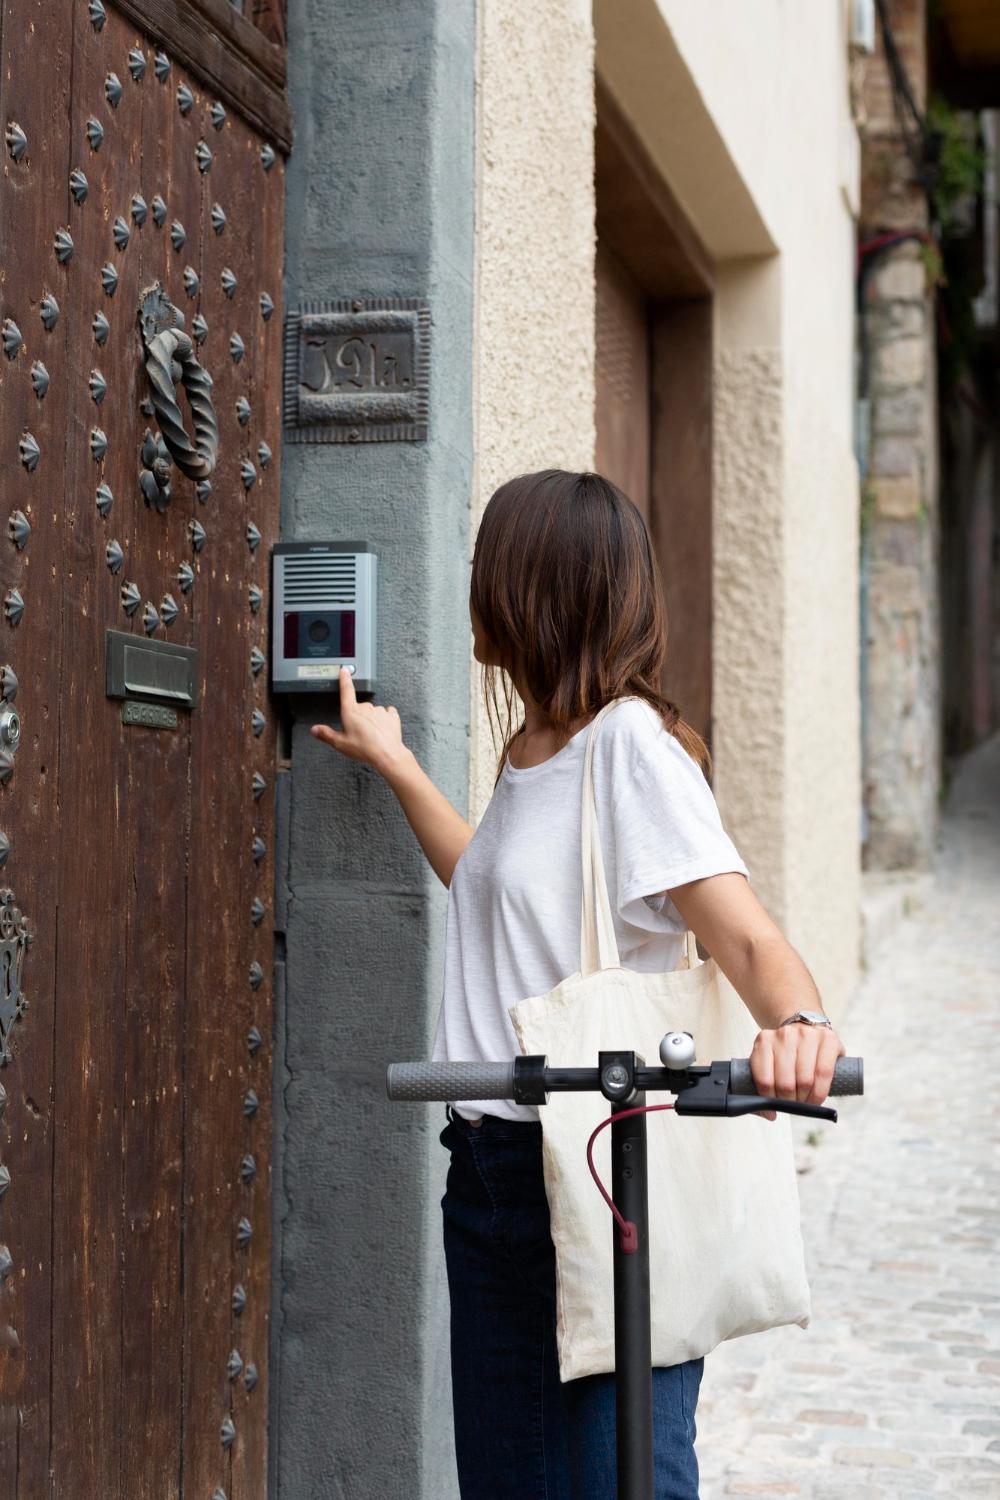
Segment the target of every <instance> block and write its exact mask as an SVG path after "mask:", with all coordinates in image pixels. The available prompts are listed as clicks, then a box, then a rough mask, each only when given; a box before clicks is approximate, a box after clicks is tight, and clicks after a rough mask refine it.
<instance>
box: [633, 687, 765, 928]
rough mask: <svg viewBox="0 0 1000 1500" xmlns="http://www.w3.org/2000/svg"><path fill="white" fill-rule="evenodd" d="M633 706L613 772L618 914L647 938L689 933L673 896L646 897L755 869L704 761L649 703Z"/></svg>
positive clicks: (746, 873) (745, 873) (747, 873)
mask: <svg viewBox="0 0 1000 1500" xmlns="http://www.w3.org/2000/svg"><path fill="white" fill-rule="evenodd" d="M626 708H628V709H629V710H630V713H629V717H628V719H627V720H625V719H624V718H623V720H622V722H621V724H620V725H619V726H617V729H618V732H617V733H616V735H615V736H614V739H615V741H616V743H614V744H612V745H610V746H609V756H608V762H609V763H608V766H607V769H608V771H609V772H610V776H609V780H610V782H611V787H610V790H611V794H612V822H613V832H614V841H615V866H616V877H617V890H616V905H617V909H618V913H619V915H620V916H621V918H622V919H623V920H624V921H625V922H627V923H628V924H629V925H630V926H633V927H637V928H640V929H641V930H643V931H645V932H683V931H684V930H685V928H686V925H687V924H686V923H685V921H684V919H683V918H682V917H681V915H680V913H679V912H678V910H677V908H676V906H675V905H674V903H673V901H671V899H670V897H669V895H667V896H666V898H665V899H664V900H663V901H662V902H660V901H656V900H652V901H648V902H647V901H646V900H645V899H644V898H646V897H647V896H648V897H655V895H656V894H657V893H658V892H661V891H667V892H669V891H671V890H672V889H673V888H674V887H675V886H678V885H686V884H687V883H688V881H691V880H703V879H705V878H706V877H707V876H709V875H723V874H726V873H728V872H730V871H736V872H737V873H739V874H741V875H744V876H746V877H747V878H748V879H749V871H748V870H747V867H746V865H745V864H744V862H743V860H742V859H741V858H740V855H739V853H738V852H737V850H736V847H735V845H734V844H733V841H732V839H731V838H730V837H729V835H728V834H727V833H726V830H725V829H724V827H723V825H722V818H721V816H720V814H719V809H718V806H717V804H716V801H715V797H714V796H713V794H712V789H711V787H710V786H709V784H708V782H707V781H706V779H705V775H704V773H703V771H702V769H701V767H700V766H699V765H698V763H697V762H696V761H695V760H693V759H692V757H691V756H690V755H689V754H688V753H687V751H686V750H685V749H684V747H683V745H681V743H680V741H679V740H677V739H676V738H675V737H674V736H673V735H672V734H670V733H669V732H668V731H667V730H666V729H664V728H663V727H662V725H661V724H660V723H659V720H658V719H657V718H656V715H655V712H654V711H653V710H652V709H650V708H649V707H648V706H647V705H645V704H629V705H623V706H622V709H623V711H624V710H625V709H626ZM611 722H612V716H611V715H609V718H608V724H609V726H610V724H611Z"/></svg>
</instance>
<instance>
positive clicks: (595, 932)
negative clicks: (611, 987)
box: [580, 698, 625, 975]
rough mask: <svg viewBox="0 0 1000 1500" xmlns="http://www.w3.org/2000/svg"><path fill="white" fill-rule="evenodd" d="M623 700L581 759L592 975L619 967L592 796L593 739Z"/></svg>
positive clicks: (585, 931)
mask: <svg viewBox="0 0 1000 1500" xmlns="http://www.w3.org/2000/svg"><path fill="white" fill-rule="evenodd" d="M623 702H625V699H623V698H613V699H612V700H611V702H610V703H606V704H605V705H604V707H603V708H602V709H601V711H600V713H598V714H597V715H596V716H595V718H594V720H593V722H592V723H591V726H590V733H589V734H588V735H587V749H586V753H585V754H584V757H583V799H582V803H581V808H580V849H581V853H582V857H583V899H582V901H581V904H580V973H581V974H584V975H587V974H593V973H595V972H596V971H597V970H598V969H617V968H619V967H620V966H621V959H620V958H619V956H618V943H617V940H616V938H615V925H614V921H613V919H612V915H611V902H610V901H609V899H608V883H607V880H606V879H605V875H604V855H603V852H602V850H601V834H600V830H599V828H598V826H597V802H596V799H595V797H594V740H595V739H596V737H597V729H598V726H599V725H600V722H601V720H602V719H603V718H604V716H605V714H607V713H608V712H610V710H611V709H612V708H614V706H615V704H616V703H623Z"/></svg>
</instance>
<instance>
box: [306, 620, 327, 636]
mask: <svg viewBox="0 0 1000 1500" xmlns="http://www.w3.org/2000/svg"><path fill="white" fill-rule="evenodd" d="M309 639H310V640H311V641H328V640H329V639H330V627H329V625H328V624H327V622H326V621H325V620H310V622H309Z"/></svg>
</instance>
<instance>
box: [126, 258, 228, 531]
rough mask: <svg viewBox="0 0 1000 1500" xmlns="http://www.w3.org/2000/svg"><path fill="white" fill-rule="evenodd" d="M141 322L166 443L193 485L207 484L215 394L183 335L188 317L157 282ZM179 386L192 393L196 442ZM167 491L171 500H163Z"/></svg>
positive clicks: (215, 434) (214, 452)
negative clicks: (182, 406)
mask: <svg viewBox="0 0 1000 1500" xmlns="http://www.w3.org/2000/svg"><path fill="white" fill-rule="evenodd" d="M139 321H140V325H141V328H142V338H143V343H144V344H145V346H146V374H147V375H148V376H149V384H150V391H151V395H152V399H153V410H154V412H155V413H156V416H157V419H158V420H159V424H160V433H161V436H162V439H163V443H164V444H165V446H166V449H167V452H168V453H169V455H170V457H171V458H172V459H173V461H174V463H175V464H176V465H177V467H178V468H179V469H180V470H181V472H182V473H183V474H186V475H187V476H188V478H189V479H207V478H208V476H209V474H211V472H212V470H213V469H214V468H215V465H216V461H217V459H218V456H219V424H218V421H217V420H216V416H215V407H214V406H213V405H212V397H211V394H210V393H211V389H212V377H211V375H209V373H208V371H207V370H206V369H204V368H203V367H202V366H201V365H200V364H199V363H198V361H197V360H196V359H195V357H194V343H193V341H192V339H191V337H190V335H189V334H186V333H185V332H184V314H183V313H182V312H181V311H180V309H179V308H177V307H175V306H174V304H173V303H172V302H171V301H170V298H169V297H168V296H167V294H166V292H165V291H164V288H163V283H162V282H159V281H157V282H155V283H154V284H153V286H151V287H150V288H149V289H148V291H147V292H146V293H145V294H144V296H143V299H142V306H141V309H140V313H139ZM178 384H181V385H183V387H184V390H185V391H186V392H187V398H188V404H189V406H190V407H191V415H192V417H193V418H194V441H192V440H191V438H189V437H188V434H187V429H186V428H185V426H184V417H183V415H182V414H181V409H180V405H179V403H178V399H177V386H178ZM144 457H145V455H144ZM147 467H151V466H149V465H147ZM154 472H155V471H154ZM157 487H158V489H159V491H160V494H161V496H162V497H163V499H164V501H165V500H166V499H168V498H169V490H168V489H167V486H166V485H165V484H164V483H163V482H162V477H161V478H160V479H159V480H158V481H157ZM165 489H167V494H166V495H163V491H164V490H165ZM150 498H151V497H150V496H149V495H147V499H150ZM158 508H161V509H162V506H160V507H158Z"/></svg>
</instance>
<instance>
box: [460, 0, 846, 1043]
mask: <svg viewBox="0 0 1000 1500" xmlns="http://www.w3.org/2000/svg"><path fill="white" fill-rule="evenodd" d="M845 9H846V7H845V6H844V5H843V4H842V3H841V0H814V3H810V4H809V5H800V6H788V5H786V4H784V3H782V0H755V3H754V5H752V6H748V5H746V3H745V0H713V3H712V4H711V5H706V4H705V3H704V0H595V4H594V11H593V30H594V57H593V58H592V55H591V38H590V34H589V27H588V15H587V8H586V7H585V6H584V5H583V4H582V3H581V4H576V5H570V4H568V3H563V4H561V5H558V6H553V7H545V8H543V7H534V6H531V5H527V4H523V3H519V4H517V5H511V4H508V5H506V6H505V7H504V10H505V13H506V14H505V16H504V18H503V19H501V18H500V16H499V3H498V0H482V56H481V89H482V94H481V110H482V130H481V141H480V153H481V163H482V171H481V200H480V207H481V214H480V229H479V247H480V248H479V257H480V262H479V291H478V302H479V318H480V347H479V360H478V369H479V374H480V388H479V399H478V409H479V413H480V434H479V447H480V457H481V474H480V484H479V496H480V499H481V498H482V497H483V496H485V495H487V494H488V493H489V490H490V488H491V487H492V485H493V484H494V483H495V482H496V481H497V479H499V478H501V477H503V476H504V475H505V474H507V473H511V472H515V471H516V470H518V469H523V468H527V467H534V466H535V465H540V464H542V463H549V462H559V463H565V464H567V465H575V466H580V465H583V464H585V463H588V462H590V461H591V455H592V442H593V432H592V412H591V408H592V401H593V384H592V381H593V370H592V333H591V323H590V319H591V318H592V306H593V304H592V297H593V290H592V281H593V265H592V256H593V229H592V221H591V218H590V215H591V214H592V209H593V203H592V162H591V160H590V156H589V150H590V142H589V134H588V131H589V126H590V122H591V118H592V117H591V114H590V68H591V66H592V65H596V67H597V69H598V71H599V72H600V74H601V77H602V79H603V81H604V83H605V84H606V86H607V87H608V88H609V89H610V91H611V93H612V94H613V95H614V97H615V99H616V101H617V103H618V104H619V106H620V107H621V108H622V110H623V111H624V113H625V114H626V115H627V116H628V118H629V119H630V120H631V122H632V124H633V126H634V127H635V129H636V131H637V132H638V134H639V136H640V138H641V139H642V140H643V141H644V144H645V145H646V147H647V148H648V150H649V152H650V154H651V155H652V157H653V159H654V160H655V161H656V163H657V164H658V166H659V169H660V171H661V172H662V174H663V176H664V178H665V179H666V181H667V182H668V183H669V185H670V187H671V188H672V190H673V192H674V194H675V196H676V197H677V199H678V201H679V202H680V203H681V205H682V207H683V208H684V210H685V212H686V213H687V215H688V216H689V218H690V220H691V222H692V224H693V225H694V227H695V228H696V230H697V231H698V233H699V234H700V236H701V238H702V240H703V242H704V243H705V245H706V248H707V249H708V251H709V253H710V255H711V256H712V258H713V259H714V260H715V262H716V266H717V273H718V293H717V297H716V318H715V334H716V365H715V384H716V403H717V405H716V410H717V418H716V431H715V444H716V449H715V455H714V481H715V485H714V487H715V494H714V498H713V525H714V528H715V541H714V554H715V555H714V588H715V600H714V623H713V649H714V656H715V680H714V699H715V702H714V713H715V723H714V735H715V747H716V790H717V794H718V797H719V801H720V804H721V806H722V809H723V814H724V816H725V818H726V821H727V823H728V825H729V826H730V828H731V829H732V831H733V834H734V837H735V838H736V839H737V842H738V843H739V845H740V847H741V849H742V850H743V852H744V854H745V856H746V858H747V861H748V864H749V865H750V867H751V870H752V873H753V876H754V883H755V887H756V889H757V890H758V892H759V893H760V895H761V897H762V899H763V900H764V902H765V904H766V905H767V906H768V908H769V909H770V910H771V911H772V912H773V913H774V915H775V917H776V918H777V920H778V921H779V922H780V923H781V925H782V927H783V929H784V931H785V932H786V933H787V935H788V936H789V938H790V939H791V941H792V942H793V943H794V944H795V945H796V947H798V948H799V950H800V952H802V954H803V956H804V957H805V959H806V961H807V963H808V964H809V966H810V968H811V969H812V971H813V973H814V974H815V976H816V978H817V982H818V983H819V985H820V989H821V993H822V994H823V997H824V1000H825V1002H826V1004H827V1006H828V1007H829V1008H830V1010H831V1012H832V1013H833V1014H834V1015H836V1014H837V1012H838V1010H839V1009H840V1008H841V1006H842V1004H843V1001H844V999H845V998H846V996H847V994H848V993H849V992H850V990H851V989H852V988H853V984H854V981H855V977H856V971H857V952H858V904H859V892H860V883H859V852H858V851H859V799H860V784H859V783H860V771H859V752H858V691H857V644H858V642H857V565H856V559H857V488H858V487H857V475H856V470H855V465H854V459H853V455H852V449H851V424H852V389H853V386H852V336H853V313H852V308H853V301H852V276H853V219H852V207H853V206H855V205H856V202H857V192H858V187H857V157H858V152H857V137H856V133H855V131H854V128H853V125H852V123H851V119H850V113H849V104H848V90H847V50H846V45H847V44H846V33H845ZM515 12H516V17H517V19H516V20H511V19H510V16H511V15H513V14H514V13H515ZM554 17H555V19H554ZM804 59H808V66H805V65H804V64H803V60H804ZM515 205H516V206H518V208H520V209H521V210H522V220H523V223H522V224H521V226H520V227H521V231H522V232H521V233H520V234H516V235H514V236H513V237H512V236H511V234H510V214H511V211H512V208H513V207H514V206H515ZM524 206H526V207H527V212H526V213H525V212H524V211H523V209H524ZM529 309H530V311H529ZM539 328H542V329H543V330H545V336H544V337H539ZM526 351H528V352H527V353H526ZM546 355H548V356H549V359H550V361H552V362H554V363H550V365H549V369H550V370H553V368H554V369H555V370H557V371H558V376H557V378H555V379H552V380H542V379H538V378H536V379H534V380H532V379H531V375H532V373H533V371H534V369H535V368H536V366H537V363H538V361H539V360H541V359H543V358H544V357H545V356H546ZM526 370H527V372H528V373H527V374H526V373H525V372H526ZM484 744H488V739H487V740H486V741H484V738H483V733H482V721H481V717H480V721H479V727H478V729H477V732H476V735H475V736H474V746H473V759H472V770H473V789H474V790H473V807H474V809H478V808H481V806H482V805H483V799H484V797H485V795H486V794H487V793H488V790H489V786H490V784H491V779H492V775H491V773H492V756H491V755H487V753H486V751H485V749H484Z"/></svg>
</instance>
